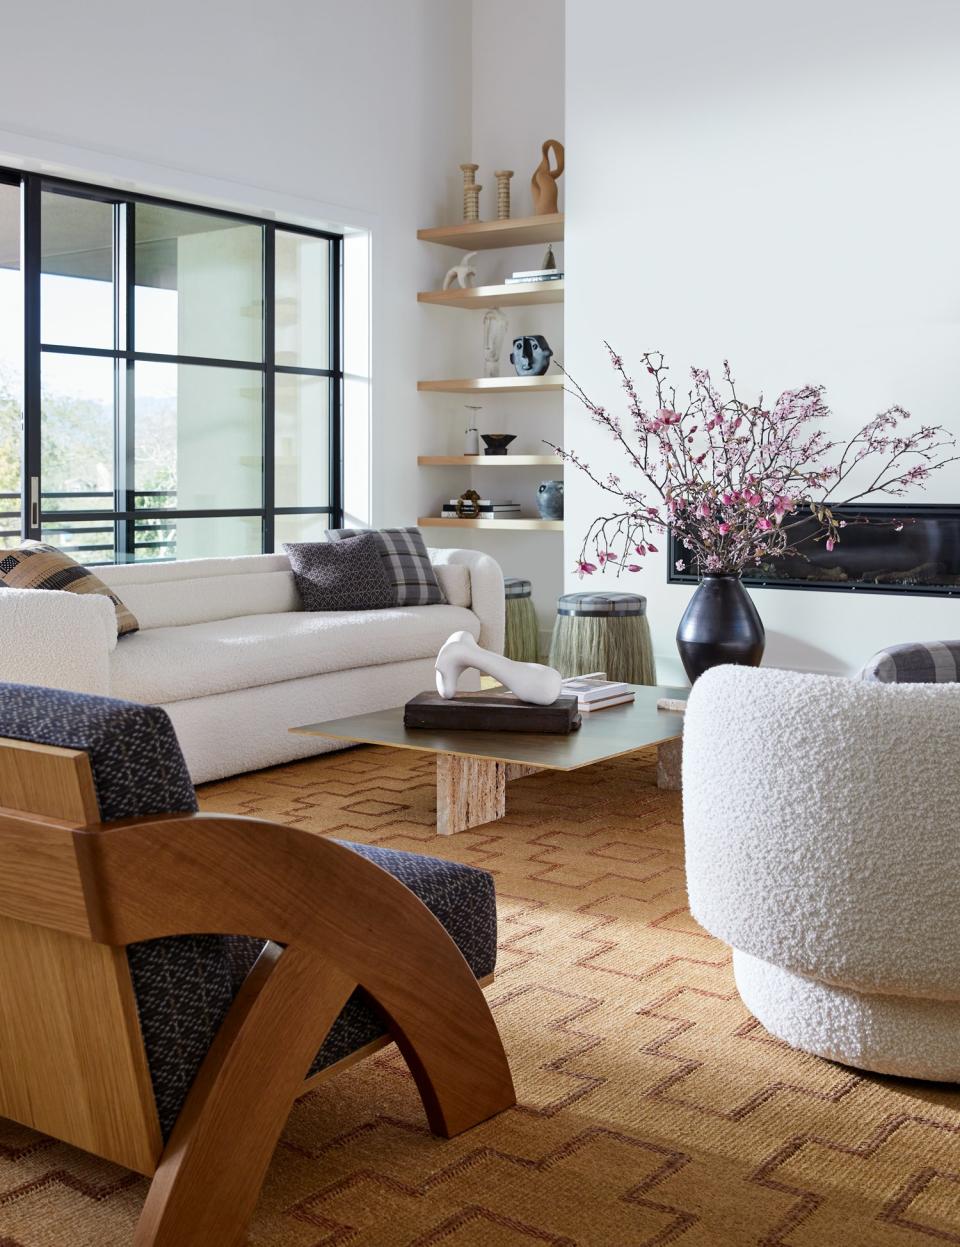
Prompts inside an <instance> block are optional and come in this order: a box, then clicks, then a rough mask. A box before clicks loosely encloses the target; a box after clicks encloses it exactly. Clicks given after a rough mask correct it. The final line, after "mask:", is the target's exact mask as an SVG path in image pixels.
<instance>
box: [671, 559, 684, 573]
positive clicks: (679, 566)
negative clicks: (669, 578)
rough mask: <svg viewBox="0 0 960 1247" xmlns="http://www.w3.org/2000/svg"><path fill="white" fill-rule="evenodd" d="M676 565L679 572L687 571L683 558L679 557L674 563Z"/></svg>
mask: <svg viewBox="0 0 960 1247" xmlns="http://www.w3.org/2000/svg"><path fill="white" fill-rule="evenodd" d="M674 567H676V569H677V571H678V572H685V571H686V570H687V565H686V563H685V562H684V561H683V559H677V561H676V563H675V564H674Z"/></svg>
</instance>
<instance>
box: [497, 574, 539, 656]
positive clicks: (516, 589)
mask: <svg viewBox="0 0 960 1247" xmlns="http://www.w3.org/2000/svg"><path fill="white" fill-rule="evenodd" d="M503 591H504V595H505V597H506V599H507V635H506V640H505V641H504V647H503V652H504V654H506V656H507V657H508V658H513V659H515V661H517V662H536V661H537V660H538V659H539V657H540V631H539V629H538V628H537V614H536V611H535V610H534V609H533V602H532V601H531V598H530V581H529V580H521V579H520V578H519V577H517V576H508V577H506V579H505V580H504V582H503Z"/></svg>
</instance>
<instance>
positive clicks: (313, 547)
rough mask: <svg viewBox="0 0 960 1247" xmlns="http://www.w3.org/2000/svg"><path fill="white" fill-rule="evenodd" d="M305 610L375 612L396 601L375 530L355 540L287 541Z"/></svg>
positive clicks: (285, 545) (285, 548)
mask: <svg viewBox="0 0 960 1247" xmlns="http://www.w3.org/2000/svg"><path fill="white" fill-rule="evenodd" d="M283 548H284V551H285V552H286V555H287V557H288V558H289V560H290V566H291V567H292V568H293V578H294V580H295V581H296V583H297V589H298V591H299V593H300V597H301V598H302V600H303V609H304V610H305V611H375V610H385V609H386V607H388V606H393V605H395V603H396V597H395V595H394V591H393V584H392V583H391V581H390V579H389V577H388V576H387V572H386V568H385V567H384V563H383V559H382V558H381V556H380V547H379V545H378V544H377V542H376V541H375V539H374V535H373V533H361V534H360V536H359V537H358V538H357V540H356V541H344V542H340V543H338V544H335V545H331V544H329V543H328V542H326V541H304V542H284V545H283Z"/></svg>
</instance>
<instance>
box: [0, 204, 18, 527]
mask: <svg viewBox="0 0 960 1247" xmlns="http://www.w3.org/2000/svg"><path fill="white" fill-rule="evenodd" d="M22 410H23V285H22V283H21V281H20V187H19V186H8V185H6V184H2V183H0V550H4V549H9V548H10V547H11V546H15V545H17V544H18V543H19V541H20V472H21V458H22V449H23V442H22V436H21V427H22V416H21V412H22Z"/></svg>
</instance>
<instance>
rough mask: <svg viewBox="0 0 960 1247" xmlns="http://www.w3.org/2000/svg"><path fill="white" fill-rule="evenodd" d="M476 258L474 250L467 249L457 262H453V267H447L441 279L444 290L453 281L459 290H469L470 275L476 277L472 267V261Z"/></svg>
mask: <svg viewBox="0 0 960 1247" xmlns="http://www.w3.org/2000/svg"><path fill="white" fill-rule="evenodd" d="M476 258H477V253H476V252H475V251H468V252H467V254H466V255H465V256H464V257H463V259H462V260H461V261H460V263H459V264H455V265H454V266H453V268H448V269H447V275H446V277H444V279H443V288H444V290H449V289H450V287H451V286H452V285H453V283H454V282H456V283H457V285H458V286H459V287H460V289H461V290H469V288H470V286H471V284H472V283H471V281H470V278H471V277H476V275H477V270H476V269H475V268H474V267H473V261H474V260H475V259H476Z"/></svg>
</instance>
